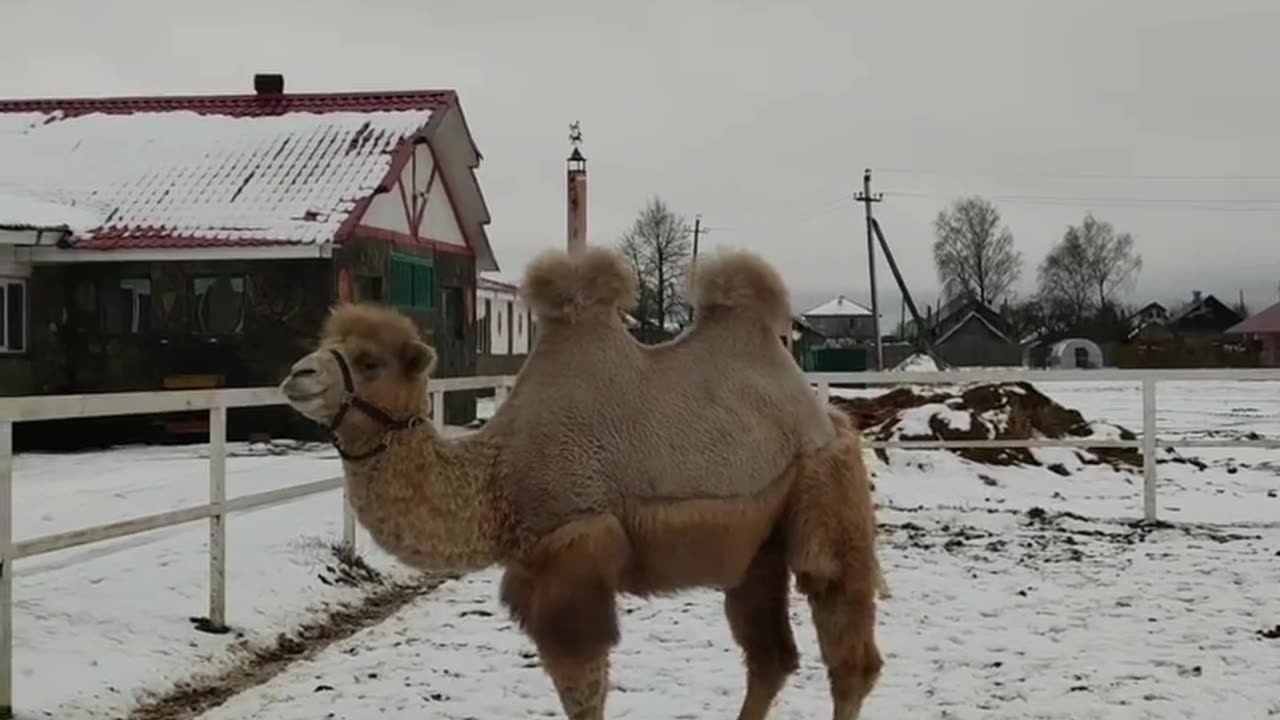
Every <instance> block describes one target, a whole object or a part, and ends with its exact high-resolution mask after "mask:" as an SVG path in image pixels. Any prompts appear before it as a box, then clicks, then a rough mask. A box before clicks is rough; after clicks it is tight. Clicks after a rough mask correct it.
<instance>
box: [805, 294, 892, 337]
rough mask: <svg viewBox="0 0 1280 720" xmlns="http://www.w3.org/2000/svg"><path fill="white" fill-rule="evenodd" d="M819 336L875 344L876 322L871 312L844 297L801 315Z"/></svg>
mask: <svg viewBox="0 0 1280 720" xmlns="http://www.w3.org/2000/svg"><path fill="white" fill-rule="evenodd" d="M800 316H801V317H802V318H803V319H804V321H805V322H806V323H808V324H809V326H810V327H811V328H812V329H813V330H814V331H815V332H817V333H818V334H819V335H822V336H824V337H827V338H830V339H833V340H834V339H845V340H857V341H865V342H875V339H876V330H875V321H874V319H873V317H872V314H871V310H870V309H869V308H867V307H866V306H865V305H862V304H860V303H857V302H854V301H853V300H850V299H849V298H847V297H845V296H844V295H837V296H836V297H834V298H832V299H831V300H828V301H827V302H825V303H823V304H821V305H818V306H817V307H814V308H810V309H809V310H806V311H804V312H803V313H800Z"/></svg>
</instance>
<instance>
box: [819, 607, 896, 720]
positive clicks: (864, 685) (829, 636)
mask: <svg viewBox="0 0 1280 720" xmlns="http://www.w3.org/2000/svg"><path fill="white" fill-rule="evenodd" d="M807 590H808V591H807V592H806V594H807V595H808V598H809V607H810V608H811V609H812V610H813V624H814V626H815V627H816V628H817V631H818V645H819V646H820V647H821V648H822V660H823V662H824V663H826V666H827V676H828V678H829V679H830V681H831V701H832V703H833V705H834V710H833V712H832V716H831V717H832V718H833V720H857V717H858V715H859V713H860V712H861V711H862V702H863V700H865V699H866V697H867V695H869V694H870V693H871V690H872V688H874V687H875V684H876V680H877V679H878V678H879V676H880V668H881V666H882V665H883V660H882V658H881V656H880V650H879V648H878V647H877V646H876V640H875V614H876V611H875V589H874V588H873V587H868V588H867V589H865V590H860V591H856V592H849V591H848V590H847V589H846V588H843V587H838V586H834V585H832V586H828V587H826V588H822V589H815V588H808V589H807Z"/></svg>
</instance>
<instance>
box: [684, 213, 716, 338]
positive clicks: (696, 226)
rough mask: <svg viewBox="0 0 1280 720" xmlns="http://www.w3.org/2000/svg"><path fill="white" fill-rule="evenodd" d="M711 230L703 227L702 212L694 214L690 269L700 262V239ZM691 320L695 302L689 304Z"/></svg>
mask: <svg viewBox="0 0 1280 720" xmlns="http://www.w3.org/2000/svg"><path fill="white" fill-rule="evenodd" d="M684 229H685V232H688V231H689V226H688V225H686V226H685V228H684ZM709 232H711V228H704V227H702V213H698V214H697V215H694V216H693V259H692V260H690V261H689V269H690V270H692V269H693V266H694V265H696V264H697V263H698V239H699V238H700V237H702V235H704V234H705V233H709ZM689 322H690V323H692V322H693V304H692V303H690V304H689Z"/></svg>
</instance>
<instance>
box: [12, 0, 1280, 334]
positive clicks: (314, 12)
mask: <svg viewBox="0 0 1280 720" xmlns="http://www.w3.org/2000/svg"><path fill="white" fill-rule="evenodd" d="M5 6H6V7H5V9H4V11H3V15H4V19H5V25H6V32H5V34H4V40H3V41H0V96H5V97H26V96H49V95H112V94H150V93H178V92H201V93H204V92H210V93H221V92H245V91H248V90H249V89H250V88H251V80H252V75H253V73H254V72H282V73H284V74H285V78H286V80H285V82H286V89H287V90H294V91H331V90H364V89H405V88H426V87H433V88H434V87H448V88H455V89H457V90H458V91H459V93H460V97H461V101H462V104H463V107H464V109H465V111H466V113H467V118H468V120H469V122H470V123H471V125H472V128H473V132H474V134H475V137H476V140H477V143H478V144H479V145H480V149H481V151H482V152H483V153H484V156H485V162H484V164H483V165H482V167H481V170H480V173H481V174H480V180H481V183H482V186H483V189H484V191H485V193H486V196H487V198H488V202H489V206H490V209H491V210H492V213H493V224H492V226H491V228H490V231H491V238H492V240H493V245H494V249H495V252H496V253H497V256H498V260H499V262H500V263H501V264H502V266H503V270H504V275H506V276H508V277H518V274H519V272H520V270H521V268H522V267H523V265H524V263H525V261H526V260H527V259H528V258H529V257H530V256H531V255H532V254H534V253H535V252H537V251H539V250H540V249H542V248H545V247H549V246H563V244H564V234H565V227H564V226H565V211H564V157H565V155H566V154H567V150H568V145H567V125H568V123H569V122H570V121H573V120H580V121H581V122H582V129H583V133H584V135H585V144H584V147H583V150H584V152H585V153H586V155H587V156H588V158H589V172H590V190H589V201H590V218H589V221H588V227H589V235H590V238H589V239H590V241H591V242H592V243H600V244H604V243H613V242H615V241H616V239H617V237H618V235H619V234H620V233H621V232H622V231H623V230H624V229H625V228H626V226H627V225H629V223H630V221H631V219H632V217H633V216H634V214H635V212H636V211H637V210H638V209H639V208H640V206H641V205H643V204H644V202H645V201H646V199H647V198H649V197H650V196H652V195H653V194H655V193H656V194H660V195H661V196H662V197H663V198H665V199H666V200H667V201H668V203H669V204H671V205H672V206H673V207H674V208H675V209H676V210H678V211H680V212H682V213H684V214H686V215H688V216H689V219H690V220H692V218H693V215H694V214H695V213H701V214H702V215H703V219H704V222H705V223H706V224H707V225H708V226H709V227H710V228H711V230H712V232H711V234H710V235H709V236H707V238H706V242H707V243H709V244H711V245H713V246H714V245H716V244H724V245H733V246H743V247H748V248H751V249H754V250H756V251H758V252H760V253H763V254H764V255H765V256H766V257H768V258H769V259H770V260H771V261H773V262H774V263H776V264H777V265H778V266H779V267H780V269H781V270H782V271H783V273H784V275H785V277H786V279H787V282H788V284H789V285H790V286H791V288H792V290H793V291H794V293H795V294H796V296H797V304H798V305H802V306H803V305H804V304H807V303H809V302H811V301H812V302H815V303H816V302H817V301H818V300H821V299H822V298H821V296H822V295H824V294H828V293H834V292H837V291H847V292H850V293H851V294H853V295H854V296H855V297H858V298H860V299H863V298H865V297H866V285H867V283H866V243H865V235H864V232H865V225H864V224H863V221H862V214H861V213H862V210H861V208H860V207H859V206H857V205H855V204H854V203H853V202H852V200H851V195H852V193H853V192H854V191H856V190H858V189H860V185H861V176H862V169H863V168H864V167H870V168H873V170H874V172H875V189H876V190H877V191H883V192H884V193H885V194H886V198H885V202H884V203H882V204H880V205H878V206H877V208H876V210H877V214H878V216H879V217H880V218H881V223H882V226H883V227H884V230H885V232H886V234H887V236H888V238H889V241H890V242H891V243H892V246H893V247H894V248H895V252H896V254H897V256H898V262H899V264H900V265H901V266H902V268H903V271H904V273H905V274H906V276H907V281H908V283H909V285H910V286H911V287H912V289H913V292H916V293H918V294H919V295H920V296H922V297H923V298H924V299H925V300H926V301H928V300H929V299H931V298H932V297H933V296H934V294H935V290H934V289H935V287H936V285H937V282H936V278H935V276H934V273H933V267H932V262H931V259H930V245H931V243H932V240H933V236H932V228H931V221H932V218H933V216H934V215H935V214H936V213H937V211H938V210H939V209H940V208H941V207H942V206H943V205H944V204H946V203H947V202H948V201H949V200H950V199H951V198H953V197H955V196H958V195H962V194H972V193H978V194H984V195H986V196H988V197H989V198H991V199H992V200H993V201H994V202H995V203H996V204H997V206H998V208H999V209H1000V211H1001V213H1002V215H1003V217H1004V219H1005V221H1006V222H1007V224H1008V225H1009V227H1010V228H1011V229H1012V231H1013V233H1014V236H1015V242H1016V244H1017V246H1018V248H1019V249H1020V250H1021V251H1022V253H1023V254H1024V256H1025V260H1026V263H1025V268H1024V273H1023V282H1022V283H1021V289H1022V290H1024V291H1027V290H1030V289H1031V287H1032V284H1033V282H1034V277H1035V266H1036V264H1038V263H1039V261H1040V259H1041V258H1042V257H1043V255H1044V253H1045V251H1046V250H1047V249H1048V247H1049V246H1050V245H1051V244H1052V243H1053V242H1054V241H1056V240H1057V239H1059V238H1060V237H1061V235H1062V232H1063V230H1064V229H1065V227H1066V226H1067V224H1068V223H1072V222H1078V221H1079V219H1080V218H1081V217H1083V215H1084V214H1085V212H1086V211H1089V210H1092V211H1094V212H1095V214H1097V215H1098V216H1099V217H1101V218H1103V219H1106V220H1108V221H1111V222H1112V223H1114V224H1115V225H1116V226H1117V228H1118V229H1120V230H1124V231H1129V232H1132V233H1133V234H1134V235H1135V236H1136V238H1137V242H1138V246H1139V248H1140V250H1141V252H1142V255H1143V257H1144V260H1145V268H1144V269H1143V272H1142V277H1141V280H1140V283H1139V285H1138V288H1137V291H1136V292H1135V293H1134V296H1133V297H1132V298H1131V299H1132V300H1135V301H1145V300H1151V299H1155V300H1161V301H1169V300H1173V299H1177V298H1182V297H1188V296H1190V293H1191V291H1192V290H1193V289H1200V290H1204V291H1206V292H1213V293H1217V294H1219V296H1221V297H1223V299H1231V300H1234V299H1235V298H1236V296H1237V293H1238V291H1239V290H1244V291H1245V292H1246V294H1247V299H1248V301H1249V303H1250V305H1252V306H1254V307H1258V306H1261V305H1264V304H1268V303H1270V302H1274V301H1276V300H1277V299H1278V297H1277V293H1278V292H1280V290H1278V286H1280V237H1278V233H1277V232H1276V228H1277V224H1278V223H1280V94H1278V93H1277V84H1276V77H1277V68H1280V42H1277V38H1280V2H1276V0H1221V1H1220V2H1215V3H1191V2H1186V3H1178V2H1173V1H1171V0H1075V1H1074V2H1048V1H1047V0H1045V1H1040V0H1034V1H1033V0H966V1H965V2H954V1H952V0H931V1H928V2H925V1H923V0H894V1H893V2H883V1H881V2H863V1H861V0H809V1H807V2H804V1H800V0H794V1H792V2H777V1H770V2H763V1H754V0H649V1H647V2H625V3H624V2H611V1H608V0H577V1H570V0H540V1H539V2H528V1H527V0H484V1H483V2H479V1H476V0H456V1H455V2H439V1H433V0H363V1H362V2H359V3H356V2H351V0H340V1H339V0H253V1H245V0H217V1H216V2H210V1H209V0H201V1H200V2H189V1H187V0H165V1H164V2H158V1H153V0H117V1H114V2H100V1H99V0H80V1H78V2H73V1H71V0H6V1H5ZM357 8H358V9H357ZM2 161H3V159H2V158H0V162H2ZM880 277H881V301H882V302H883V303H884V304H885V310H884V312H885V314H886V315H890V316H892V317H893V318H894V319H895V320H896V314H897V312H898V294H897V292H896V290H895V289H893V288H892V287H889V286H888V284H890V283H892V280H891V278H890V277H889V275H888V271H887V269H882V272H881V274H880ZM802 309H803V307H798V308H797V310H802Z"/></svg>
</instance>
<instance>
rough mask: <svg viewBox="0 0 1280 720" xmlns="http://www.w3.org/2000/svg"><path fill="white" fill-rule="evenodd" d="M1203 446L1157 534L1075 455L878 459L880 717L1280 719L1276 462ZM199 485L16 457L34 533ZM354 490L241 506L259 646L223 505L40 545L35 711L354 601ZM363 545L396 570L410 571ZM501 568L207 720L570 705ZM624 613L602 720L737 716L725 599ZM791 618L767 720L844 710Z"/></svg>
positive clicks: (1179, 394)
mask: <svg viewBox="0 0 1280 720" xmlns="http://www.w3.org/2000/svg"><path fill="white" fill-rule="evenodd" d="M1041 389H1042V390H1043V391H1044V392H1046V393H1048V394H1050V395H1051V396H1053V397H1054V398H1055V399H1057V400H1058V401H1059V402H1061V403H1062V404H1064V405H1066V406H1068V407H1073V408H1076V409H1079V410H1081V411H1082V412H1083V413H1084V414H1085V416H1086V417H1088V418H1089V419H1091V420H1105V421H1109V422H1114V423H1118V424H1121V425H1125V426H1127V427H1129V428H1131V429H1134V430H1137V429H1139V428H1140V425H1141V423H1140V417H1141V407H1140V404H1139V400H1140V398H1139V392H1138V388H1137V386H1136V385H1132V386H1126V385H1123V384H1115V385H1099V384H1084V383H1072V384H1066V383H1054V384H1045V385H1044V386H1042V387H1041ZM1159 400H1160V404H1161V411H1160V416H1159V417H1160V425H1161V435H1162V437H1164V438H1179V437H1208V436H1215V435H1223V434H1226V435H1239V436H1244V435H1246V434H1248V433H1256V434H1259V435H1261V436H1264V437H1280V383H1194V384H1190V383H1189V384H1168V385H1165V384H1162V385H1161V386H1160V397H1159ZM237 449H238V450H241V451H244V450H245V448H244V447H243V446H238V447H237ZM1038 452H1044V453H1050V451H1048V450H1045V451H1038ZM1052 452H1053V453H1054V455H1053V459H1054V460H1055V461H1062V462H1064V463H1068V462H1070V460H1071V458H1070V457H1067V456H1066V455H1069V454H1070V452H1071V451H1052ZM1064 453H1065V454H1066V455H1064ZM1183 454H1184V455H1186V456H1188V457H1195V458H1199V459H1200V460H1202V461H1203V462H1202V463H1200V464H1187V463H1166V464H1161V465H1160V466H1159V467H1160V479H1161V485H1160V504H1161V515H1162V517H1163V518H1164V519H1167V520H1170V521H1173V522H1175V523H1176V526H1175V527H1172V528H1164V529H1158V530H1149V529H1136V528H1133V527H1130V526H1129V525H1128V524H1127V523H1128V521H1130V520H1132V519H1135V518H1137V517H1139V515H1140V509H1141V501H1140V498H1141V478H1140V476H1139V475H1138V474H1136V473H1120V472H1116V471H1114V470H1110V469H1103V468H1099V467H1096V466H1090V467H1084V466H1073V473H1072V475H1071V476H1069V477H1060V476H1058V475H1055V474H1053V473H1052V472H1049V471H1048V470H1046V469H1043V468H1023V469H1016V468H993V467H987V466H981V465H975V464H972V463H968V462H966V461H961V460H959V459H957V458H955V457H954V456H952V455H950V454H946V453H942V452H922V451H915V452H895V453H891V454H890V462H889V463H888V464H883V463H880V462H879V461H874V460H873V461H872V463H871V469H872V472H873V473H874V475H875V483H876V495H877V500H878V501H879V502H880V503H881V504H882V508H881V510H880V521H881V523H882V526H883V536H882V537H883V540H882V550H881V553H882V560H883V563H884V565H885V568H886V572H887V574H888V579H889V582H890V585H891V586H892V589H893V592H894V597H893V598H892V599H889V600H887V601H885V602H884V603H883V604H882V609H881V616H880V618H881V619H880V639H881V644H882V647H883V649H884V651H885V654H886V656H887V665H886V669H885V675H884V678H883V680H882V683H881V685H880V686H879V688H877V690H876V692H875V693H874V694H873V695H872V698H871V700H870V701H869V702H868V705H867V710H866V713H865V716H866V717H868V718H872V719H873V720H874V719H875V718H886V719H887V718H906V717H910V718H938V719H940V720H941V719H948V720H950V719H962V718H1009V719H1013V718H1054V719H1062V720H1065V719H1067V718H1072V719H1075V718H1116V719H1120V718H1124V719H1126V720H1128V719H1131V718H1205V717H1209V716H1210V715H1211V714H1213V715H1217V714H1221V715H1222V716H1224V717H1230V718H1242V719H1243V718H1266V717H1280V690H1277V689H1276V687H1277V686H1276V678H1278V677H1280V639H1268V638H1267V637H1264V636H1263V632H1264V631H1268V630H1274V629H1276V627H1277V625H1280V498H1277V497H1276V495H1277V494H1280V456H1278V453H1276V452H1275V451H1262V450H1248V451H1246V450H1212V451H1210V450H1195V451H1192V450H1184V451H1183ZM338 472H339V466H338V464H337V461H336V459H334V458H333V456H332V453H331V452H327V451H322V450H321V451H311V452H301V453H294V454H289V455H256V456H253V455H248V454H245V453H243V452H242V453H241V454H238V455H237V456H234V457H232V458H230V459H229V460H228V493H229V495H236V494H243V493H247V492H255V491H259V490H267V489H271V488H273V487H280V486H283V485H289V484H296V483H299V482H305V481H308V480H315V479H320V478H324V477H331V476H333V475H335V474H337V473H338ZM206 493H207V465H206V463H205V461H204V459H203V457H202V450H201V449H200V448H154V449H153V448H145V449H144V448H137V449H134V448H130V449H121V450H116V451H111V452H95V453H84V454H77V455H59V456H48V455H27V456H21V457H20V458H19V459H18V464H17V473H16V486H15V498H14V507H15V511H14V515H15V523H16V529H15V535H16V536H17V537H18V538H19V539H23V538H28V537H33V536H36V535H42V534H46V533H49V532H57V531H62V530H68V529H72V528H75V527H80V526H83V525H88V524H96V523H101V522H106V521H111V520H118V519H121V518H124V517H128V516H132V515H138V514H145V513H151V512H157V511H161V510H166V509H171V508H175V507H181V506H184V505H190V504H196V503H200V502H203V501H204V500H205V497H206ZM339 497H340V496H339V494H338V493H336V492H335V493H329V494H326V495H322V496H318V497H313V498H310V499H307V500H303V501H299V502H296V503H292V504H289V505H283V506H279V507H275V508H270V509H266V510H262V511H259V512H256V513H250V514H238V515H235V516H232V518H231V520H230V522H229V531H228V536H229V538H230V542H229V550H228V553H229V559H228V568H229V582H228V587H229V591H230V595H229V603H228V613H229V619H230V622H231V623H232V624H233V625H235V629H236V630H237V631H238V634H241V635H243V637H242V638H239V637H237V634H232V635H227V636H210V635H206V634H203V633H199V632H195V631H193V630H192V629H191V626H190V622H189V617H190V616H194V615H203V614H204V613H205V612H206V611H207V585H206V583H207V579H206V578H207V555H206V539H207V538H206V535H207V531H206V529H205V525H204V524H200V523H197V524H193V525H190V526H184V527H182V528H177V529H171V530H168V531H159V532H155V533H150V534H147V535H143V536H139V537H135V538H131V539H126V540H122V541H116V542H113V543H107V544H102V545H95V546H89V547H86V548H79V549H76V550H70V551H64V552H62V553H58V554H56V555H49V556H42V557H40V558H34V559H30V560H26V561H22V562H20V563H19V565H18V568H17V577H16V579H15V593H14V594H15V600H16V608H15V617H14V632H15V665H16V672H15V695H16V698H15V704H16V707H17V710H18V717H19V718H23V719H27V718H59V720H64V719H65V720H81V719H87V718H103V717H118V716H121V715H122V712H123V711H125V710H127V708H128V707H129V706H130V705H131V704H132V703H133V702H134V696H135V693H136V692H138V691H140V690H163V689H165V688H166V687H167V686H168V685H169V684H170V683H172V682H173V681H175V680H178V679H181V678H183V677H186V676H189V675H190V674H192V673H194V672H198V671H206V670H210V669H216V668H217V667H218V666H219V664H221V663H224V662H226V659H227V657H228V654H229V648H230V647H232V646H236V645H237V644H238V643H244V642H252V641H260V640H265V639H269V638H270V637H272V636H274V634H275V633H276V632H279V631H282V630H287V629H289V628H290V627H294V626H296V625H298V624H299V623H301V622H302V621H303V620H305V619H306V618H307V617H310V616H313V615H314V613H316V612H318V611H319V610H321V609H323V608H324V607H325V605H326V604H328V603H334V602H338V601H342V600H350V599H352V598H354V597H356V596H358V594H359V592H360V591H359V590H354V589H350V588H341V587H333V586H330V585H329V584H327V583H326V582H325V580H324V579H322V578H323V576H324V574H325V566H326V565H328V564H331V563H332V559H331V557H330V556H329V555H328V551H327V550H326V548H325V545H326V544H327V543H329V542H331V541H332V540H333V539H335V538H337V537H338V535H339V532H340V518H341V512H340V499H339ZM362 541H363V545H362V550H364V551H365V552H367V553H368V556H369V559H370V561H371V562H372V563H373V564H374V565H375V566H377V567H380V568H382V569H392V568H394V567H395V566H394V564H393V563H392V561H391V560H389V559H388V558H386V557H385V556H384V555H382V554H380V553H377V552H376V551H371V550H370V545H369V543H368V541H367V540H366V539H364V538H362ZM399 572H400V573H404V571H403V570H400V571H399ZM496 577H497V576H496V573H484V574H481V575H477V576H474V577H471V578H468V579H466V580H462V581H456V582H453V583H449V584H447V585H445V586H444V587H442V588H441V589H440V590H438V591H436V593H435V594H434V595H433V596H431V597H429V598H427V599H424V600H422V601H419V602H417V603H415V604H413V605H411V606H408V607H407V608H405V609H404V610H402V611H401V612H400V613H398V614H397V615H396V616H394V617H392V618H391V619H389V620H388V621H386V622H384V623H382V624H380V625H378V626H375V627H372V628H369V629H367V630H364V631H362V632H360V633H358V634H356V635H354V636H353V637H351V638H349V639H347V640H344V641H340V642H338V643H336V644H335V645H333V646H331V647H330V648H328V649H327V650H325V651H324V652H322V653H320V654H319V655H318V656H317V657H316V658H314V659H312V660H308V661H304V662H301V663H298V664H296V665H294V666H293V667H291V668H290V669H288V670H287V671H286V672H284V673H283V674H281V675H280V676H278V677H276V678H274V679H273V680H270V681H268V682H267V683H266V684H264V685H261V686H259V687H257V688H253V689H250V690H248V691H247V692H245V693H243V694H241V695H240V696H239V697H237V698H234V699H233V700H231V701H230V702H229V703H227V704H226V705H224V706H222V707H220V708H217V709H215V710H212V711H210V712H208V713H206V714H205V715H204V716H202V718H203V719H204V720H232V719H233V718H235V719H240V718H262V719H264V720H265V719H266V718H272V719H279V720H295V719H296V720H303V719H304V718H305V719H307V720H313V719H318V718H333V719H335V720H341V719H350V720H355V719H356V718H368V717H382V718H391V719H403V720H409V719H410V718H412V719H414V720H418V719H420V718H425V717H430V718H433V719H435V718H439V719H441V720H463V719H464V718H479V719H481V720H485V719H487V718H507V717H529V716H537V717H557V715H556V704H555V700H554V697H553V694H552V692H551V689H550V686H549V683H548V682H547V681H546V679H545V678H544V676H543V675H542V673H541V671H540V669H539V668H538V667H537V662H536V659H534V658H533V657H532V655H531V648H530V647H529V645H528V643H527V642H526V641H525V640H524V638H523V637H522V636H520V635H519V634H518V633H517V632H515V631H514V630H513V629H512V628H511V627H510V623H509V622H508V621H507V620H506V618H505V616H504V614H503V613H502V611H501V608H500V607H499V605H498V603H497V599H496V583H495V579H496ZM624 608H625V615H624V618H623V635H624V639H623V642H622V645H621V646H620V648H619V650H618V653H617V657H616V663H615V673H614V684H615V689H614V692H613V694H612V697H611V701H610V709H609V716H610V717H617V718H637V719H638V718H654V719H655V720H663V719H666V718H673V719H674V718H704V717H705V718H713V717H726V718H727V717H733V715H734V713H735V712H736V710H737V704H738V702H739V699H740V694H741V691H742V685H743V673H742V671H741V669H740V666H739V660H738V651H737V649H736V648H735V647H734V645H733V643H732V641H731V640H730V638H729V633H728V628H727V626H726V624H725V622H724V620H723V615H722V612H721V608H720V598H719V596H718V594H716V593H711V592H691V593H687V594H682V595H679V596H676V597H673V598H666V599H661V600H654V601H638V600H633V599H632V600H628V601H626V602H625V604H624ZM793 615H794V617H795V622H796V626H797V638H798V640H799V642H800V644H801V651H802V654H803V656H804V657H803V665H802V669H801V671H800V672H799V673H798V674H797V675H796V676H795V677H794V678H793V680H792V682H791V683H790V684H789V685H788V687H787V688H786V690H784V692H783V695H782V697H781V699H780V702H779V705H778V708H777V711H776V712H775V715H774V716H775V717H778V718H797V719H798V718H811V717H824V716H826V714H827V712H828V711H827V709H826V708H827V704H826V703H827V700H826V682H825V677H824V675H823V672H822V668H821V666H820V664H819V663H818V660H817V652H816V644H815V642H814V638H813V633H812V627H811V625H810V624H809V622H808V619H807V612H806V609H805V607H804V606H803V604H802V603H801V602H799V599H798V598H797V602H796V604H795V607H794V610H793Z"/></svg>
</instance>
